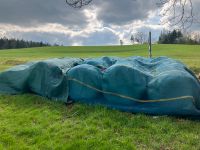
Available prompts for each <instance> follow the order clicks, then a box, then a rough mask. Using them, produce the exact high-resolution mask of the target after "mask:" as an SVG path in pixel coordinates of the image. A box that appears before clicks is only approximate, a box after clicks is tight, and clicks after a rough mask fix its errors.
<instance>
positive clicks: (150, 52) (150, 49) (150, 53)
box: [149, 31, 152, 58]
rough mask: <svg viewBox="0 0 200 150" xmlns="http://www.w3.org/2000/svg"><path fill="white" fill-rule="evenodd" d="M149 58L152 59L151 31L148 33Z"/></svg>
mask: <svg viewBox="0 0 200 150" xmlns="http://www.w3.org/2000/svg"><path fill="white" fill-rule="evenodd" d="M149 58H152V45H151V31H150V32H149Z"/></svg>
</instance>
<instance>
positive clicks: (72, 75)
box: [0, 57, 200, 116]
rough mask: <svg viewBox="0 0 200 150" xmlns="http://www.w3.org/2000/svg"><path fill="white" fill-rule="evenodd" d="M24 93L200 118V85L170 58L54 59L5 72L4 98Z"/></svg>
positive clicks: (1, 78) (0, 84)
mask: <svg viewBox="0 0 200 150" xmlns="http://www.w3.org/2000/svg"><path fill="white" fill-rule="evenodd" d="M21 93H35V94H37V95H41V96H44V97H48V98H50V99H52V100H58V101H63V102H67V100H69V99H70V100H73V101H75V102H76V101H78V102H83V103H87V104H95V105H96V104H100V105H104V106H107V107H109V108H114V109H118V110H123V111H127V112H133V113H147V114H154V115H195V116H199V115H200V82H199V81H198V79H197V78H196V77H195V75H194V74H193V73H192V72H191V71H190V70H189V69H188V68H187V67H186V66H185V65H184V64H182V63H180V62H178V61H176V60H173V59H170V58H167V57H158V58H153V59H150V58H143V57H128V58H118V57H101V58H89V59H84V60H83V59H79V58H62V59H51V60H45V61H38V62H30V63H27V64H24V65H18V66H15V67H13V68H11V69H8V70H6V71H5V72H2V73H0V94H21Z"/></svg>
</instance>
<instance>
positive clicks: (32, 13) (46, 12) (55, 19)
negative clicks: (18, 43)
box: [0, 0, 86, 26]
mask: <svg viewBox="0 0 200 150" xmlns="http://www.w3.org/2000/svg"><path fill="white" fill-rule="evenodd" d="M0 18H1V19H0V23H8V24H15V25H21V26H30V25H31V26H34V25H38V24H44V23H59V24H62V25H68V26H72V25H74V26H82V25H84V24H86V17H85V15H84V14H83V13H82V10H78V9H72V8H71V7H68V6H67V5H66V3H65V1H64V0H58V1H55V0H0Z"/></svg>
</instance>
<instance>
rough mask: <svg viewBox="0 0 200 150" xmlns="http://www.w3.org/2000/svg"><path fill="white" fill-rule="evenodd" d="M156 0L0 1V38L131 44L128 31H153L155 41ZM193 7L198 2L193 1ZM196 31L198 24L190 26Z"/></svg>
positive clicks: (156, 34)
mask: <svg viewBox="0 0 200 150" xmlns="http://www.w3.org/2000/svg"><path fill="white" fill-rule="evenodd" d="M157 1H158V0H93V2H92V3H91V4H90V5H88V6H85V7H83V8H81V9H74V8H71V7H70V6H68V5H67V4H66V3H65V0H0V37H4V36H6V37H8V38H12V37H14V38H19V39H25V40H33V41H43V42H48V43H51V44H53V43H57V44H62V45H113V44H119V40H120V39H121V40H123V41H124V42H125V43H126V44H129V43H130V36H131V34H135V33H136V32H138V31H142V32H144V33H146V34H147V33H148V31H150V30H151V31H152V33H153V40H154V41H155V40H157V38H158V35H159V34H160V32H161V30H163V28H166V29H167V28H168V27H167V26H163V25H159V23H160V19H162V18H161V17H159V12H160V8H158V6H156V2H157ZM193 1H194V3H195V4H194V6H195V7H197V6H199V5H200V1H199V0H193ZM193 29H194V30H199V29H200V27H199V26H198V25H196V26H194V27H193Z"/></svg>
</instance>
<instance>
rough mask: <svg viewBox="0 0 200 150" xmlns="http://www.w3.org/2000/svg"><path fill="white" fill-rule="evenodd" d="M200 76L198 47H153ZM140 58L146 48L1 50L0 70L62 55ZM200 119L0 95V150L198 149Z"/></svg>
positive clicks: (199, 147)
mask: <svg viewBox="0 0 200 150" xmlns="http://www.w3.org/2000/svg"><path fill="white" fill-rule="evenodd" d="M152 53H153V57H157V56H168V57H171V58H174V59H177V60H180V61H181V62H183V63H185V64H186V65H187V66H188V67H189V68H190V69H191V70H193V71H194V72H196V73H200V45H153V51H152ZM99 56H119V57H128V56H144V57H148V46H147V45H132V46H98V47H95V46H90V47H86V46H85V47H43V48H27V49H12V50H0V70H1V71H3V70H5V69H7V68H9V67H12V66H14V65H18V64H22V63H25V62H28V61H34V60H43V59H49V58H55V57H58V58H61V57H80V58H87V57H99ZM199 141H200V121H198V120H192V119H189V118H179V117H169V116H159V117H158V116H147V115H144V114H131V113H125V112H119V111H116V110H110V109H107V108H105V107H101V106H95V107H94V106H89V105H85V104H73V105H70V106H65V105H64V104H63V103H58V102H53V101H50V100H48V99H46V98H43V97H40V96H36V95H30V94H24V95H17V96H8V95H2V96H0V149H6V150H7V149H8V150H9V149H13V150H16V149H23V150H24V149H33V150H35V149H45V150H54V149H58V150H60V149H63V150H65V149H70V150H71V149H81V150H82V149H91V150H94V149H108V150H109V149H119V150H121V149H130V150H132V149H162V150H164V149H186V150H187V149H200V142H199Z"/></svg>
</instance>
